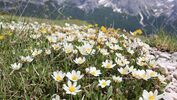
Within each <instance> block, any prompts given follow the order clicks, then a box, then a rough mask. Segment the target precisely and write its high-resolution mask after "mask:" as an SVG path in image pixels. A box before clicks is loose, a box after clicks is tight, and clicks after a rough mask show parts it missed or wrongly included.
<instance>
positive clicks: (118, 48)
mask: <svg viewBox="0 0 177 100" xmlns="http://www.w3.org/2000/svg"><path fill="white" fill-rule="evenodd" d="M109 48H110V49H112V50H123V49H122V47H120V46H119V45H113V44H111V45H110V46H109Z"/></svg>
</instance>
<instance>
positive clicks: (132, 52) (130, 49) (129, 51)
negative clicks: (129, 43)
mask: <svg viewBox="0 0 177 100" xmlns="http://www.w3.org/2000/svg"><path fill="white" fill-rule="evenodd" d="M127 52H128V53H130V54H131V55H132V54H134V53H135V52H134V50H133V49H132V48H130V47H128V48H127Z"/></svg>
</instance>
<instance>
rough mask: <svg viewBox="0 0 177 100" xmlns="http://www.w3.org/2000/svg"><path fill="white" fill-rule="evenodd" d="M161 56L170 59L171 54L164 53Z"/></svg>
mask: <svg viewBox="0 0 177 100" xmlns="http://www.w3.org/2000/svg"><path fill="white" fill-rule="evenodd" d="M160 56H161V57H163V58H167V59H170V57H171V54H169V53H167V52H163V53H160Z"/></svg>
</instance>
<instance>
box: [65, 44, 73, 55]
mask: <svg viewBox="0 0 177 100" xmlns="http://www.w3.org/2000/svg"><path fill="white" fill-rule="evenodd" d="M73 49H74V47H73V45H72V44H71V43H64V44H63V50H64V51H65V53H71V52H73Z"/></svg>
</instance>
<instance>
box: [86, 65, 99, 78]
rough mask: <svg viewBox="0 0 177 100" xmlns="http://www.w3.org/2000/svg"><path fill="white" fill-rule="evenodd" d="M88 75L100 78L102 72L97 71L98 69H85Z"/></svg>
mask: <svg viewBox="0 0 177 100" xmlns="http://www.w3.org/2000/svg"><path fill="white" fill-rule="evenodd" d="M85 70H86V72H87V73H89V74H91V75H93V76H99V75H100V74H101V72H100V70H96V67H89V68H86V69H85Z"/></svg>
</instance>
